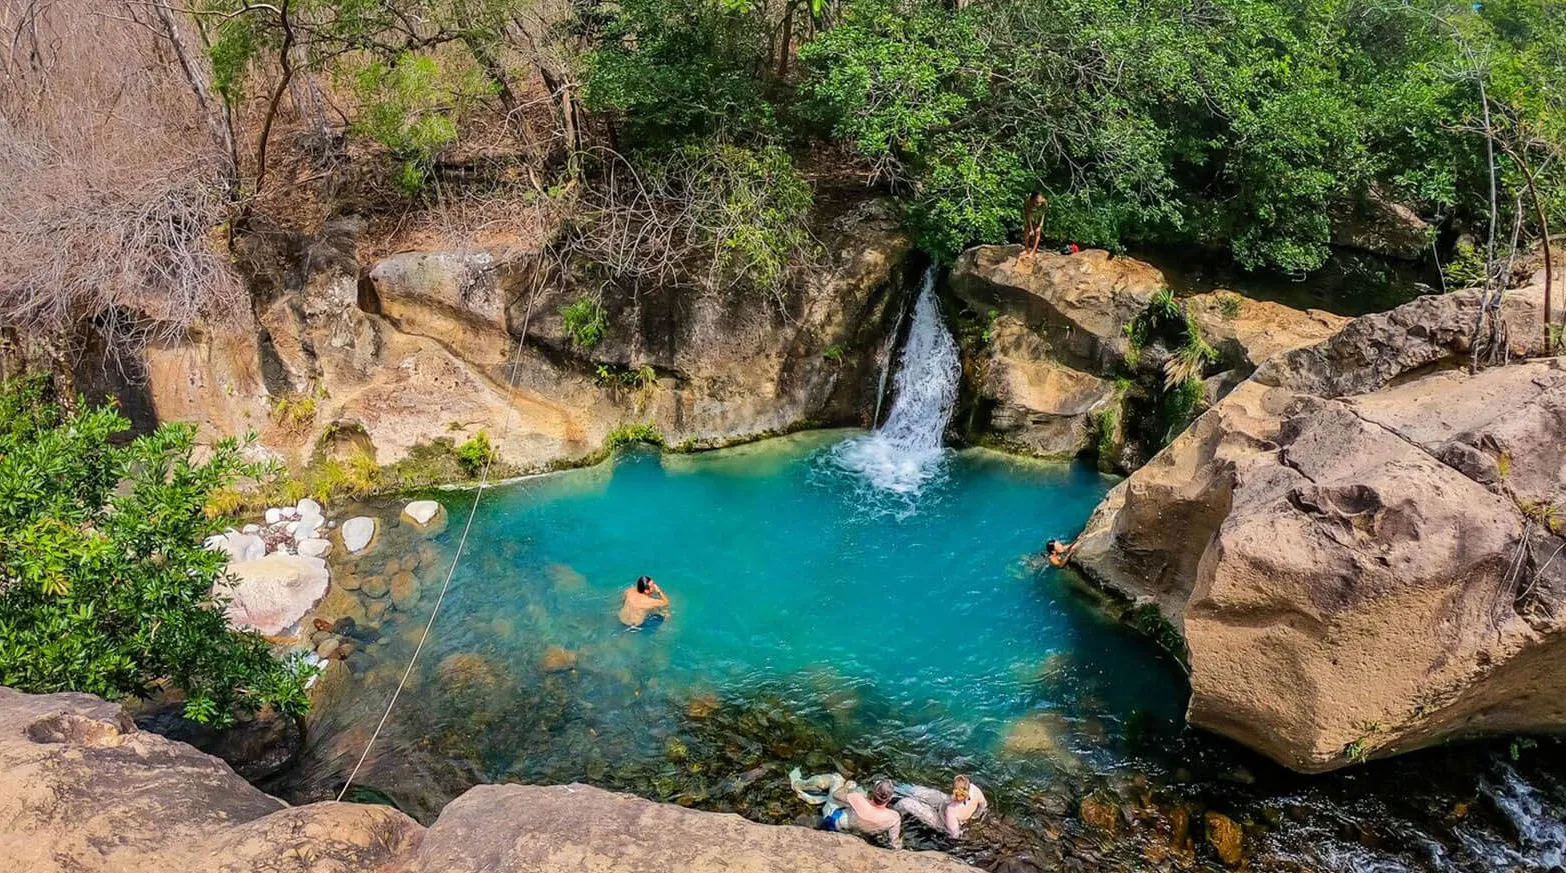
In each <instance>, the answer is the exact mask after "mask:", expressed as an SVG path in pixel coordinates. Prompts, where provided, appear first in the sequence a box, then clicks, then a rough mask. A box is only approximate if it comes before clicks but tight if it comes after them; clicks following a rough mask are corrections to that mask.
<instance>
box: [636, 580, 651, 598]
mask: <svg viewBox="0 0 1566 873" xmlns="http://www.w3.org/2000/svg"><path fill="white" fill-rule="evenodd" d="M651 584H652V577H651V576H643V577H642V578H640V579H637V580H636V593H637V594H646V593H647V586H649V585H651Z"/></svg>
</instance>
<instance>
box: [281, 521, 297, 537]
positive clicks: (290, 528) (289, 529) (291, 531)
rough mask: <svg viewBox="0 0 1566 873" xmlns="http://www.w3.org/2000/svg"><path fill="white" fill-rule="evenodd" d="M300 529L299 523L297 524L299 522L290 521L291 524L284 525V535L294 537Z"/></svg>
mask: <svg viewBox="0 0 1566 873" xmlns="http://www.w3.org/2000/svg"><path fill="white" fill-rule="evenodd" d="M298 529H299V522H297V521H290V522H289V523H287V524H285V525H283V533H285V534H288V535H289V536H293V535H294V531H296V530H298Z"/></svg>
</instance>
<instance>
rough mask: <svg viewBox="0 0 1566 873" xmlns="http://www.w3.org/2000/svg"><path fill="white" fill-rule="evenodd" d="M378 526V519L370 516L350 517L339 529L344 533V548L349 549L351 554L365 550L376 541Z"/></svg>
mask: <svg viewBox="0 0 1566 873" xmlns="http://www.w3.org/2000/svg"><path fill="white" fill-rule="evenodd" d="M378 528H379V524H378V523H377V522H376V520H375V519H373V518H370V517H368V516H363V515H360V516H356V517H354V518H350V519H348V520H347V521H345V522H343V526H342V527H341V528H339V529H338V530H339V531H340V532H341V534H342V538H343V548H345V549H347V550H348V553H349V554H350V555H356V554H358V553H360V552H363V551H364V550H365V549H367V548H369V546H370V543H371V542H372V541H374V539H375V534H376V531H377V529H378Z"/></svg>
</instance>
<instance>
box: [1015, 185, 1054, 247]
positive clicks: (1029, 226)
mask: <svg viewBox="0 0 1566 873" xmlns="http://www.w3.org/2000/svg"><path fill="white" fill-rule="evenodd" d="M1048 208H1049V201H1048V200H1045V199H1044V195H1043V194H1041V193H1039V192H1038V191H1034V192H1033V196H1031V197H1029V198H1028V199H1027V200H1024V201H1023V202H1022V248H1023V250H1024V251H1023V253H1022V255H1020V256H1019V257H1018V258H1017V260H1019V261H1025V260H1027V259H1028V258H1031V257H1033V255H1034V253H1035V252H1037V251H1038V250H1039V242H1040V241H1042V240H1043V238H1044V210H1045V209H1048Z"/></svg>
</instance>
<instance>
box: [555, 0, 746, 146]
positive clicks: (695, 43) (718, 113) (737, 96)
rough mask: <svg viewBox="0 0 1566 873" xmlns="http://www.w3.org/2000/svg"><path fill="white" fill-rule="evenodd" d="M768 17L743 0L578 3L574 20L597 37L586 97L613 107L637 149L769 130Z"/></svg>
mask: <svg viewBox="0 0 1566 873" xmlns="http://www.w3.org/2000/svg"><path fill="white" fill-rule="evenodd" d="M764 16H765V9H764V8H762V7H761V6H760V5H759V4H751V3H744V2H738V3H734V2H711V0H703V2H686V0H620V2H617V3H614V4H608V3H604V4H592V3H584V4H582V5H581V6H580V7H578V9H577V15H576V17H575V19H574V20H573V21H572V23H571V27H572V29H573V30H574V31H575V32H576V33H577V34H578V35H580V36H581V37H584V38H586V39H588V40H590V41H591V43H592V44H593V45H594V48H593V49H591V50H590V51H589V52H588V53H587V55H586V57H585V58H584V61H585V68H586V87H585V89H584V91H583V99H584V100H585V102H586V103H587V106H588V108H590V109H592V110H594V111H595V112H600V113H609V112H613V113H616V114H617V115H618V116H619V117H620V120H621V123H622V124H623V129H624V134H625V141H626V142H627V144H629V145H631V146H634V147H641V146H649V145H650V146H664V145H666V144H668V143H671V142H680V141H689V140H691V139H693V138H706V137H712V136H730V135H736V134H739V135H754V134H756V133H762V134H766V133H770V132H774V131H775V130H776V129H777V125H776V119H775V110H774V107H773V104H772V103H771V101H769V100H768V99H767V98H766V97H765V95H764V93H763V80H762V77H763V75H764V74H765V72H766V69H767V61H768V59H769V57H770V48H771V47H770V45H769V44H768V42H767V32H768V28H767V27H766V25H765V22H764V21H763V20H762V19H763V18H764Z"/></svg>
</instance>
